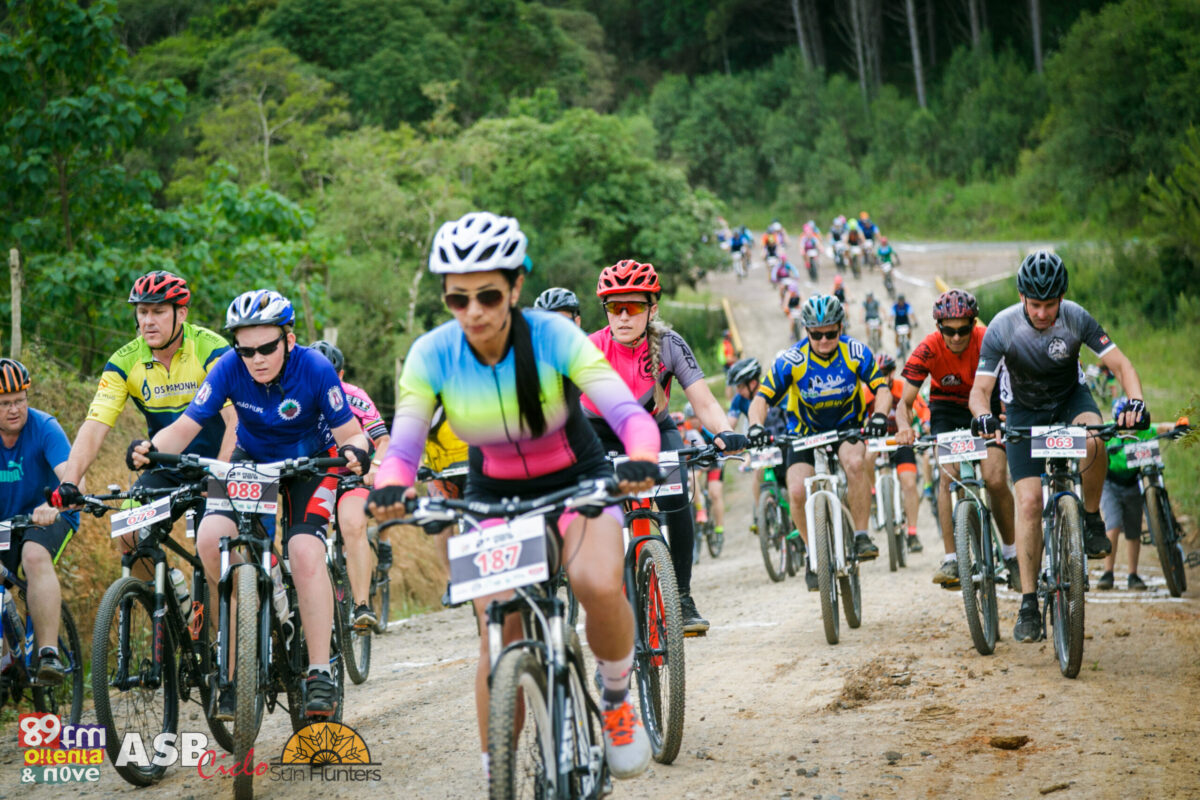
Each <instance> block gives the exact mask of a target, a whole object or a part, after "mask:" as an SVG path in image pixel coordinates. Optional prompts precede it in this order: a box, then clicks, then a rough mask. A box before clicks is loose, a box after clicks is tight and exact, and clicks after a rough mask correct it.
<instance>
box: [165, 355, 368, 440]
mask: <svg viewBox="0 0 1200 800" xmlns="http://www.w3.org/2000/svg"><path fill="white" fill-rule="evenodd" d="M226 399H229V400H232V401H233V406H234V408H235V409H236V410H237V416H238V431H237V444H238V448H239V449H240V450H242V451H244V452H245V453H246V455H247V456H248V457H249V458H250V459H251V460H253V461H277V460H279V459H283V458H300V457H305V456H314V455H318V454H320V455H324V454H325V452H326V451H328V450H329V449H330V448H331V447H333V445H334V440H333V433H332V429H333V428H337V427H339V426H341V425H344V424H346V423H347V422H351V421H352V420H353V419H354V415H353V414H352V413H351V411H350V404H349V403H347V402H346V393H345V392H344V391H343V390H342V382H341V380H339V379H338V376H337V372H335V371H334V369H333V365H332V364H330V363H329V360H328V359H327V358H325V356H323V355H321V354H320V353H318V352H317V351H315V350H312V349H310V348H308V347H302V346H300V345H296V346H295V347H293V348H292V350H291V351H290V352H289V353H288V355H287V360H286V361H284V364H283V370H282V372H281V374H280V376H279V377H278V378H276V379H275V380H274V381H272V382H271V383H267V384H262V383H259V382H258V381H256V380H254V378H253V377H252V376H251V375H250V371H249V370H247V369H246V364H245V362H244V361H243V360H242V358H241V357H240V356H238V354H237V353H235V352H233V351H230V352H228V353H226V354H225V355H223V356H221V358H220V360H218V361H217V363H216V365H215V366H214V367H213V368H212V370H211V371H210V372H209V373H208V378H207V379H205V381H204V383H202V384H201V385H200V390H199V391H198V392H196V397H195V398H194V399H193V400H192V402H191V405H189V406H188V407H187V410H186V411H185V412H184V413H185V414H186V415H187V416H188V417H190V418H191V419H193V420H195V421H196V422H199V423H201V424H204V423H205V422H207V421H208V420H209V419H211V418H212V417H213V416H214V415H216V414H217V412H219V411H220V410H221V407H222V406H223V405H225V401H226ZM322 416H324V422H326V424H321V423H322V421H323V420H322Z"/></svg>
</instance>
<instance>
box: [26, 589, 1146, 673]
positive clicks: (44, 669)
mask: <svg viewBox="0 0 1200 800" xmlns="http://www.w3.org/2000/svg"><path fill="white" fill-rule="evenodd" d="M1142 588H1145V585H1144V584H1143V586H1142ZM66 674H67V668H66V667H64V666H63V663H62V660H61V659H59V657H58V653H56V652H54V651H53V650H43V651H42V653H41V655H39V656H38V668H37V680H38V683H40V684H42V685H43V686H60V685H62V682H63V678H64V677H66Z"/></svg>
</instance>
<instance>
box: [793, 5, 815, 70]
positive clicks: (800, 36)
mask: <svg viewBox="0 0 1200 800" xmlns="http://www.w3.org/2000/svg"><path fill="white" fill-rule="evenodd" d="M791 5H792V22H793V24H795V26H796V44H798V45H800V57H801V58H803V59H804V67H805V69H812V66H813V62H812V54H810V53H809V52H808V44H807V43H806V42H805V41H804V20H803V19H802V18H801V16H800V0H791Z"/></svg>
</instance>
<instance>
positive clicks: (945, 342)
mask: <svg viewBox="0 0 1200 800" xmlns="http://www.w3.org/2000/svg"><path fill="white" fill-rule="evenodd" d="M978 318H979V303H978V302H976V300H975V296H974V295H973V294H971V293H970V292H965V291H963V290H961V289H951V290H949V291H947V292H943V293H942V294H940V295H938V298H937V300H935V301H934V303H933V319H934V321H935V322H936V323H937V330H936V331H933V332H932V333H930V334H928V335H927V336H926V337H925V338H924V339H922V340H921V341H920V343H919V344H917V346H916V347H915V348H913V351H912V355H910V356H909V357H908V362H907V363H906V364H905V365H904V369H903V371H902V373H901V374H902V375H903V377H904V381H905V386H904V393H903V394H902V395H901V397H900V408H901V409H902V410H901V411H898V412H897V427H898V432H897V433H896V440H897V441H899V442H903V443H904V444H912V443H913V442H914V441H916V436H917V435H916V432H915V431H914V430H913V428H912V425H910V424H909V422H908V420H909V419H910V418H911V416H910V415H909V414H908V410H909V409H913V408H915V407H916V406H917V405H918V404H920V403H921V402H923V401H922V400H921V395H920V388H921V386H922V384H924V383H925V379H926V378H929V383H930V390H929V431H930V433H932V434H934V435H935V436H936V435H937V434H939V433H949V432H950V431H956V430H963V429H965V428H969V427H970V426H971V410H970V409H969V408H968V406H967V401H968V399H969V398H970V396H971V388H972V386H973V385H974V383H975V370H976V368H977V367H978V365H979V351H980V348H981V347H982V345H983V337H984V333H985V332H986V330H987V328H985V327H984V326H983V325H980V324H977V320H978ZM1000 400H1001V397H1000V383H999V382H997V383H996V385H995V386H993V388H992V391H991V395H990V397H989V399H988V408H989V410H990V411H991V413H992V414H993V415H995V416H996V417H999V416H1000V411H1001V406H1000ZM1007 465H1008V461H1007V459H1006V458H1005V455H1004V446H1003V445H1000V446H996V447H989V448H988V451H987V458H986V459H985V460H984V461H983V462H981V464H980V472H981V474H982V477H983V482H984V486H986V487H987V493H988V497H989V499H990V500H991V506H990V507H991V509H992V515H993V517H994V518H995V520H996V528H997V529H998V530H999V531H1000V540H1001V550H1002V551H1003V553H1002V554H1003V557H1004V565H1005V567H1007V569H1008V575H1009V584H1010V585H1011V586H1012V587H1013V589H1014V590H1015V589H1016V587H1017V585H1018V578H1017V575H1018V572H1019V569H1018V566H1017V548H1016V545H1015V544H1014V542H1013V498H1012V491H1010V490H1009V488H1008V480H1007V477H1006V475H1005V468H1006V467H1007ZM957 478H958V470H957V469H956V467H955V465H953V464H946V465H943V466H942V467H941V481H940V483H939V485H938V486H937V487H935V488H936V491H937V492H938V524H939V525H940V527H941V531H942V546H943V548H944V552H945V557H944V558H943V559H942V563H941V564H940V565H939V566H938V569H937V571H936V572H934V574H933V582H934V583H936V584H938V585H940V586H941V587H942V588H944V589H955V588H958V586H959V581H958V555H957V554H956V550H955V545H954V519H953V512H954V509H953V508H951V507H950V482H951V481H952V480H955V479H957Z"/></svg>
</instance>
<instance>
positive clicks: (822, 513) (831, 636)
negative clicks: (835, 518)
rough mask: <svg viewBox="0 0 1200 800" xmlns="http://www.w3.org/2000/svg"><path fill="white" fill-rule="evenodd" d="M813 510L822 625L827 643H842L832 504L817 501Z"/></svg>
mask: <svg viewBox="0 0 1200 800" xmlns="http://www.w3.org/2000/svg"><path fill="white" fill-rule="evenodd" d="M812 502H813V503H816V506H815V507H814V508H813V528H814V530H811V531H809V533H808V535H809V537H810V539H811V541H812V546H813V547H815V548H817V585H818V587H819V592H818V593H819V594H820V595H821V621H822V622H823V623H824V625H825V641H827V642H829V643H830V644H837V643H838V634H839V633H840V625H841V622H840V621H839V620H838V596H837V592H838V589H837V556H836V555H835V554H834V549H833V544H834V543H833V523H832V520H831V519H830V516H829V500H828V498H826V497H817V498H815V499H814V500H812Z"/></svg>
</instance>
